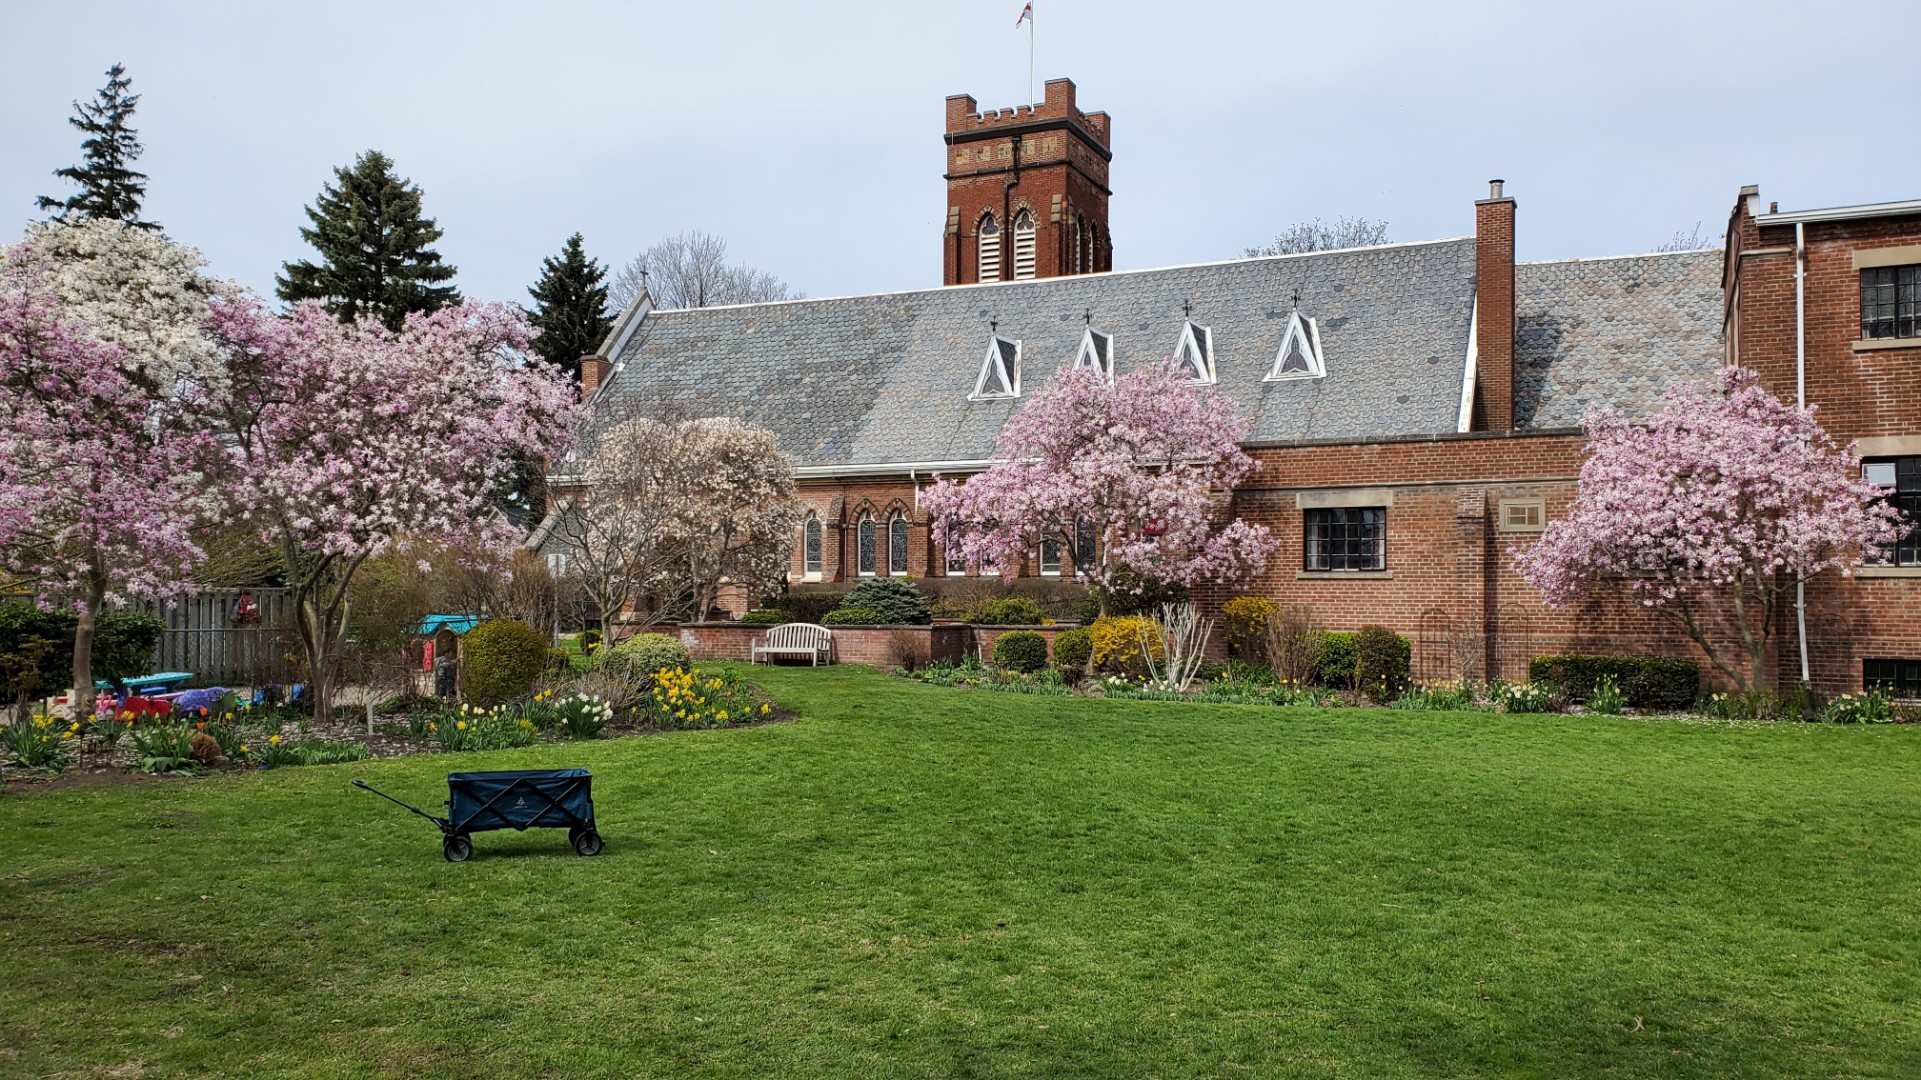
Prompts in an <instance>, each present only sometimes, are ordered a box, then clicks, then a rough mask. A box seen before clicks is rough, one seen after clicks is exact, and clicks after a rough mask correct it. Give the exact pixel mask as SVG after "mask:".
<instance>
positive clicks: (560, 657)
mask: <svg viewBox="0 0 1921 1080" xmlns="http://www.w3.org/2000/svg"><path fill="white" fill-rule="evenodd" d="M573 666H574V654H573V653H571V652H568V651H567V650H566V649H563V648H561V647H560V646H558V645H554V646H551V647H549V648H548V650H547V672H548V674H561V675H564V674H566V673H567V672H568V671H571V670H573Z"/></svg>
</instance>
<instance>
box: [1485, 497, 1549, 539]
mask: <svg viewBox="0 0 1921 1080" xmlns="http://www.w3.org/2000/svg"><path fill="white" fill-rule="evenodd" d="M1510 510H1518V511H1521V512H1522V513H1523V515H1524V516H1523V520H1522V521H1521V523H1520V524H1518V525H1517V524H1515V523H1514V522H1512V521H1510V520H1509V519H1508V511H1510ZM1528 510H1532V511H1534V515H1533V517H1534V522H1533V524H1529V523H1528V522H1527V521H1526V520H1525V514H1526V511H1528ZM1495 513H1496V514H1497V516H1498V519H1499V524H1498V526H1497V529H1496V531H1498V532H1504V533H1538V532H1546V531H1547V500H1546V499H1544V498H1532V499H1502V500H1500V501H1499V502H1497V503H1495Z"/></svg>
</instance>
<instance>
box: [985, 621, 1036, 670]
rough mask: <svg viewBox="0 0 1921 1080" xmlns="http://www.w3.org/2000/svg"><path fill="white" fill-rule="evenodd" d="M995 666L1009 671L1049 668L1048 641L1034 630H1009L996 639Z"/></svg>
mask: <svg viewBox="0 0 1921 1080" xmlns="http://www.w3.org/2000/svg"><path fill="white" fill-rule="evenodd" d="M994 666H995V667H997V668H1003V669H1005V670H1008V671H1019V672H1022V673H1026V672H1029V671H1039V670H1040V669H1042V668H1044V667H1046V666H1047V639H1046V638H1044V637H1042V636H1041V635H1040V634H1038V633H1036V632H1035V631H1032V630H1009V631H1008V632H1007V633H1005V634H1002V635H1001V636H999V637H997V638H995V639H994Z"/></svg>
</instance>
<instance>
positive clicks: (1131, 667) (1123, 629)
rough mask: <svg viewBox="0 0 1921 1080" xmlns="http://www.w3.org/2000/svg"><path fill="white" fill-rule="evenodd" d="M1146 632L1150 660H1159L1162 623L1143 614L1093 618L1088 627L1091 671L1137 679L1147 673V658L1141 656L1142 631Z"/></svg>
mask: <svg viewBox="0 0 1921 1080" xmlns="http://www.w3.org/2000/svg"><path fill="white" fill-rule="evenodd" d="M1143 629H1145V630H1146V634H1147V640H1148V643H1149V645H1150V647H1151V648H1152V649H1153V658H1154V659H1156V660H1159V659H1160V658H1161V650H1162V646H1161V624H1160V623H1158V622H1155V621H1154V620H1153V619H1150V618H1148V617H1147V616H1145V615H1109V616H1107V617H1106V618H1104V619H1095V620H1094V625H1093V626H1090V627H1088V636H1089V637H1091V638H1092V639H1093V645H1094V670H1095V671H1103V672H1111V673H1113V674H1117V675H1125V676H1127V677H1128V678H1130V679H1138V678H1141V677H1143V676H1145V675H1146V674H1147V659H1146V658H1145V657H1143V656H1142V655H1141V632H1142V630H1143Z"/></svg>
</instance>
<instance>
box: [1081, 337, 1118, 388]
mask: <svg viewBox="0 0 1921 1080" xmlns="http://www.w3.org/2000/svg"><path fill="white" fill-rule="evenodd" d="M1082 368H1091V369H1093V370H1095V371H1098V372H1100V373H1101V376H1102V377H1103V378H1105V379H1106V380H1107V381H1108V382H1113V381H1114V335H1112V334H1103V333H1101V332H1100V331H1099V330H1096V329H1094V328H1093V327H1091V326H1090V327H1088V328H1087V329H1086V330H1084V331H1082V332H1081V347H1080V349H1078V350H1077V351H1076V352H1075V353H1074V370H1075V371H1079V370H1080V369H1082Z"/></svg>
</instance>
